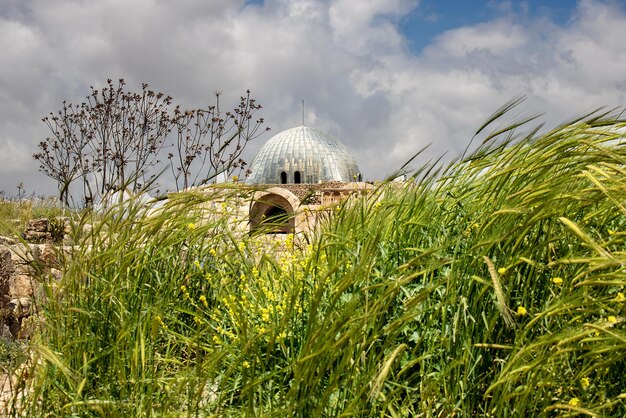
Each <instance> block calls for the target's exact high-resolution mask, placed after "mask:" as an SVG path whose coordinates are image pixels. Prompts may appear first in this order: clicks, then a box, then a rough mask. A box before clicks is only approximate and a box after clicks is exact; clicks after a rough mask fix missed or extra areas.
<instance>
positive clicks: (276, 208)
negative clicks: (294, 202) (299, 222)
mask: <svg viewBox="0 0 626 418" xmlns="http://www.w3.org/2000/svg"><path fill="white" fill-rule="evenodd" d="M295 226H296V225H295V217H294V210H293V208H292V206H291V204H290V203H289V201H288V200H287V199H285V198H284V197H282V196H280V195H277V194H268V195H265V196H263V197H262V198H260V199H259V200H258V201H256V202H254V204H253V205H252V207H251V209H250V233H265V234H291V233H293V232H294V231H295Z"/></svg>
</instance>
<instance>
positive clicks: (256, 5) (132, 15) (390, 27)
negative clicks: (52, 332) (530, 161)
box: [0, 0, 626, 194]
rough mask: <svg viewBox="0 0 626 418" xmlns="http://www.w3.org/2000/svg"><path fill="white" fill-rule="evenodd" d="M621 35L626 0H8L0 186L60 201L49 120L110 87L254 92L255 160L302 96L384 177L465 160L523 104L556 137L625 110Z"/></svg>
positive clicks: (2, 7) (197, 101) (2, 47)
mask: <svg viewBox="0 0 626 418" xmlns="http://www.w3.org/2000/svg"><path fill="white" fill-rule="evenodd" d="M625 39H626V5H625V2H623V1H619V0H616V1H610V0H605V1H601V0H580V1H574V0H571V1H566V0H551V1H538V0H529V1H498V0H483V1H478V0H464V1H456V0H254V1H244V0H180V1H171V0H132V1H129V0H0V147H1V149H0V190H4V191H5V192H7V193H11V194H12V193H15V192H16V186H17V185H18V184H19V183H21V182H23V183H24V185H25V187H26V189H27V191H29V192H37V193H40V194H54V193H55V190H56V189H55V184H54V183H53V182H52V181H51V180H50V179H48V178H47V177H45V176H44V175H43V174H40V173H38V172H37V163H36V162H35V161H34V160H33V159H32V154H33V153H34V152H36V145H37V143H38V142H39V141H41V140H42V139H44V138H45V137H46V136H47V135H48V133H47V131H46V129H47V128H46V127H45V125H44V124H43V123H42V122H41V118H42V117H43V116H45V115H46V114H47V113H49V112H52V111H57V110H59V109H60V108H61V102H62V101H63V100H67V101H69V102H74V103H79V102H81V101H82V99H83V98H84V96H86V95H87V94H88V93H89V86H90V85H93V86H95V87H101V86H102V85H103V84H104V82H105V80H106V79H107V78H112V79H114V80H116V79H118V78H125V79H126V80H127V82H128V85H129V86H130V87H135V88H136V87H138V86H139V85H140V83H142V82H147V83H149V84H150V86H151V87H153V88H154V89H156V90H159V91H163V92H165V93H167V94H170V95H172V96H173V97H174V99H175V101H176V102H179V103H183V104H184V105H186V106H190V107H198V106H206V105H208V104H210V103H211V102H212V95H213V92H214V91H221V92H222V93H223V97H224V100H227V101H228V100H232V101H233V103H234V102H235V101H236V100H237V99H238V97H239V96H240V95H241V94H243V93H244V92H245V90H246V89H251V90H252V95H253V96H254V97H255V98H256V99H257V100H258V101H259V102H260V103H261V104H262V105H263V106H264V109H263V110H262V113H261V115H262V116H263V117H264V118H265V120H266V122H267V124H268V125H269V126H270V127H271V129H272V130H271V131H270V133H267V134H264V135H263V136H261V137H260V138H258V139H257V140H255V142H256V143H253V144H251V147H250V148H249V150H248V151H249V154H248V155H249V157H250V153H253V152H254V151H255V150H256V149H258V147H259V146H260V145H262V143H263V142H264V141H266V140H267V139H269V138H270V137H271V135H273V134H276V133H278V132H280V131H282V130H284V129H288V128H291V127H293V126H297V125H299V124H300V122H301V109H300V106H301V105H300V103H301V100H305V103H306V106H305V111H306V112H305V113H306V124H307V125H309V126H314V127H318V128H321V129H324V130H326V131H327V132H329V133H331V134H332V135H334V136H336V137H338V138H340V139H341V140H342V141H343V142H344V143H345V144H346V145H347V146H348V148H349V149H350V150H351V151H352V153H353V154H354V156H355V158H356V159H357V161H358V163H359V166H360V168H361V171H362V172H363V173H364V177H365V178H367V179H376V178H382V177H384V176H385V175H387V174H389V173H391V172H393V171H394V170H395V169H397V168H399V167H400V166H401V165H402V163H403V162H404V161H406V160H407V159H408V158H409V157H410V156H411V155H412V154H413V153H414V152H416V151H417V150H419V149H420V148H422V147H423V146H425V145H427V144H432V145H431V147H430V148H429V151H428V152H427V153H426V154H425V155H424V157H423V158H422V160H421V161H422V162H424V161H425V159H427V158H429V157H432V156H435V155H439V154H442V153H444V152H447V155H449V156H456V155H458V154H460V153H461V152H462V150H463V149H464V148H465V146H466V145H467V143H468V141H469V140H470V138H471V137H472V135H473V133H474V131H475V130H476V129H477V128H478V127H479V126H480V125H481V123H482V122H483V121H484V120H485V119H486V118H487V117H488V116H489V115H490V114H491V113H492V112H493V111H494V110H495V109H497V108H498V107H500V106H501V105H502V104H504V103H505V102H507V101H509V100H511V99H513V98H515V97H518V96H526V97H527V100H526V101H525V102H524V104H523V105H522V106H521V107H520V108H518V109H517V110H516V112H514V114H512V115H511V117H512V118H516V117H522V116H525V115H529V114H534V113H542V114H544V116H543V117H542V119H543V121H546V122H547V123H548V124H553V125H554V124H558V123H560V122H563V121H564V120H566V119H568V118H569V117H571V116H575V115H578V114H581V113H583V112H587V111H589V110H592V109H594V108H596V107H599V106H607V107H609V108H613V107H620V106H622V105H624V104H625V103H626V100H625V97H624V92H625V90H626V42H625V41H624V40H625ZM250 159H251V158H248V160H250Z"/></svg>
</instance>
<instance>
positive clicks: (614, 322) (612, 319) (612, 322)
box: [606, 315, 617, 324]
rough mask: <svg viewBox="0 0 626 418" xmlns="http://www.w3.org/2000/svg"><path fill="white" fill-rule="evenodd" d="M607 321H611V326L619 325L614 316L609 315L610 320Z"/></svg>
mask: <svg viewBox="0 0 626 418" xmlns="http://www.w3.org/2000/svg"><path fill="white" fill-rule="evenodd" d="M606 319H607V321H609V322H610V323H611V324H617V318H616V317H614V316H613V315H609V317H608V318H606Z"/></svg>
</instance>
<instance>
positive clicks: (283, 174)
mask: <svg viewBox="0 0 626 418" xmlns="http://www.w3.org/2000/svg"><path fill="white" fill-rule="evenodd" d="M280 184H287V173H286V172H285V171H283V172H281V173H280Z"/></svg>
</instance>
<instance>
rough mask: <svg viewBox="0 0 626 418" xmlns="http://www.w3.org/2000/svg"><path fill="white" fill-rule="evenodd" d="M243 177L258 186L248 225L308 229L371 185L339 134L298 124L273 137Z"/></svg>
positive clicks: (283, 230)
mask: <svg viewBox="0 0 626 418" xmlns="http://www.w3.org/2000/svg"><path fill="white" fill-rule="evenodd" d="M250 171H251V174H250V175H249V176H248V177H247V178H246V181H245V183H246V184H247V185H249V186H250V187H255V188H258V191H257V192H256V193H255V194H254V197H253V199H252V202H251V204H250V206H249V214H248V221H249V227H250V231H252V232H254V231H264V232H270V233H292V232H304V231H308V230H311V229H312V228H314V227H315V224H316V223H317V221H318V219H319V218H320V217H321V216H323V214H324V213H325V212H327V211H328V210H329V209H330V208H331V207H333V208H334V207H336V206H337V204H339V203H341V202H343V201H344V200H346V199H348V198H349V197H350V196H354V195H360V194H363V193H365V192H366V191H367V190H369V189H370V188H371V187H373V186H371V185H370V184H366V183H363V182H362V181H361V180H362V175H361V172H360V171H359V168H358V165H357V163H356V161H355V159H354V157H352V155H351V154H350V152H349V151H348V149H347V148H346V147H345V145H344V144H342V143H341V141H339V140H338V139H337V138H335V137H333V136H332V135H329V134H328V133H326V132H324V131H321V130H319V129H315V128H311V127H308V126H304V125H303V126H299V127H295V128H291V129H287V130H285V131H282V132H280V133H278V134H277V135H275V136H273V137H272V138H271V139H269V140H268V141H267V142H266V143H265V144H264V145H263V147H261V149H260V150H259V151H258V153H257V154H256V156H255V157H254V159H253V160H252V163H251V165H250Z"/></svg>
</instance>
